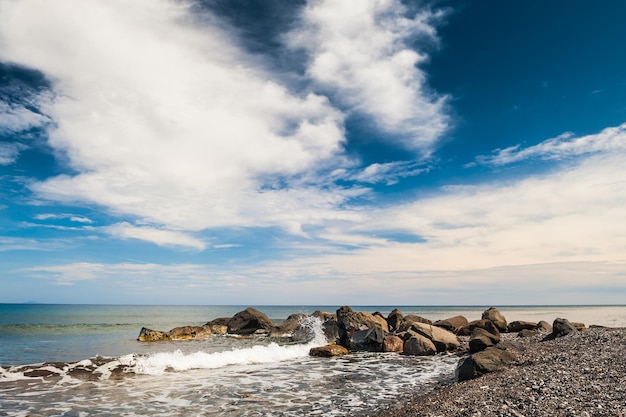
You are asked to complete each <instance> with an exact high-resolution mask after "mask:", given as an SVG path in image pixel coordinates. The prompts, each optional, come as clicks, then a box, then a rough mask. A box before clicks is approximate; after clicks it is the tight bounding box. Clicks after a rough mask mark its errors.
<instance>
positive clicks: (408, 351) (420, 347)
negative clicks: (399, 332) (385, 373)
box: [403, 334, 437, 356]
mask: <svg viewBox="0 0 626 417" xmlns="http://www.w3.org/2000/svg"><path fill="white" fill-rule="evenodd" d="M403 353H404V354H405V355H412V356H430V355H434V354H435V353H437V348H436V347H435V345H434V344H433V342H432V341H431V340H430V339H428V338H427V337H425V336H423V335H421V334H416V335H414V336H411V337H410V338H409V339H407V340H406V342H404V346H403Z"/></svg>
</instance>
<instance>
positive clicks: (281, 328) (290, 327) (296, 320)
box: [271, 313, 308, 337]
mask: <svg viewBox="0 0 626 417" xmlns="http://www.w3.org/2000/svg"><path fill="white" fill-rule="evenodd" d="M307 317H308V316H307V315H306V314H302V313H297V314H292V315H290V316H289V317H287V319H286V320H284V321H283V322H281V323H280V324H278V326H276V328H275V329H273V330H272V333H271V335H272V336H274V337H280V336H289V337H290V336H292V335H293V333H294V332H295V331H296V329H298V328H299V327H300V325H301V323H302V322H303V321H304V320H305V319H306V318H307Z"/></svg>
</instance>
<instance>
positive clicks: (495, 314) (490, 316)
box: [482, 307, 508, 332]
mask: <svg viewBox="0 0 626 417" xmlns="http://www.w3.org/2000/svg"><path fill="white" fill-rule="evenodd" d="M482 319H483V320H490V321H492V322H493V324H495V325H496V327H497V328H498V330H499V331H501V332H506V331H507V330H508V325H507V323H506V319H505V318H504V316H503V315H502V314H501V313H500V312H499V311H498V309H497V308H495V307H491V308H489V309H487V310H485V311H484V312H483V315H482Z"/></svg>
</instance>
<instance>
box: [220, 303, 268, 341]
mask: <svg viewBox="0 0 626 417" xmlns="http://www.w3.org/2000/svg"><path fill="white" fill-rule="evenodd" d="M272 329H274V323H273V322H272V320H270V319H269V317H267V316H266V315H265V314H264V313H262V312H260V311H259V310H257V309H254V308H252V307H248V308H246V309H245V310H243V311H240V312H239V313H237V314H235V315H234V316H233V318H231V319H230V320H229V321H228V333H230V334H238V335H251V334H255V333H256V334H260V333H265V334H267V333H269V332H271V331H272Z"/></svg>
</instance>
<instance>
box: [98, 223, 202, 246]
mask: <svg viewBox="0 0 626 417" xmlns="http://www.w3.org/2000/svg"><path fill="white" fill-rule="evenodd" d="M102 230H104V231H105V232H106V233H108V234H110V235H111V236H114V237H116V238H119V239H140V240H145V241H148V242H152V243H154V244H157V245H159V246H183V247H189V248H192V249H196V250H204V249H206V244H205V243H204V242H203V241H201V240H200V239H196V238H194V237H193V236H190V235H188V234H186V233H183V232H180V231H175V230H164V229H157V228H154V227H146V226H134V225H131V224H130V223H126V222H123V223H117V224H114V225H111V226H107V227H104V228H102Z"/></svg>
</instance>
